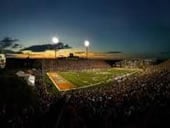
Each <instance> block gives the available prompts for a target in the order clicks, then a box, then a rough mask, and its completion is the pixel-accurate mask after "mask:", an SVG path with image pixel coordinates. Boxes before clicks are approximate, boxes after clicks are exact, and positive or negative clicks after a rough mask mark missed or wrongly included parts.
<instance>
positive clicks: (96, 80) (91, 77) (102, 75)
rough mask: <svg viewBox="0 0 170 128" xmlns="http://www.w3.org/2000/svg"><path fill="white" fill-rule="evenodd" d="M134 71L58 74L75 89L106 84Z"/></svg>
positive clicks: (102, 70) (103, 70)
mask: <svg viewBox="0 0 170 128" xmlns="http://www.w3.org/2000/svg"><path fill="white" fill-rule="evenodd" d="M132 72H134V70H127V69H125V70H119V69H113V68H110V69H98V70H83V71H67V72H58V74H59V75H61V76H62V77H63V78H65V79H66V80H68V81H70V82H71V83H72V84H74V85H75V86H76V87H83V86H91V85H101V84H107V83H109V82H110V81H112V80H113V78H114V77H117V76H121V75H124V74H127V73H132Z"/></svg>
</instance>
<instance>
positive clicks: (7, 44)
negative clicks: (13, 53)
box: [0, 37, 19, 48]
mask: <svg viewBox="0 0 170 128" xmlns="http://www.w3.org/2000/svg"><path fill="white" fill-rule="evenodd" d="M17 41H19V40H18V39H12V38H10V37H5V38H4V39H2V40H1V41H0V47H1V48H7V47H13V46H14V48H15V47H17V46H19V44H16V43H15V42H17Z"/></svg>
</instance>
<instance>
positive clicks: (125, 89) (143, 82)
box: [0, 60, 170, 128]
mask: <svg viewBox="0 0 170 128" xmlns="http://www.w3.org/2000/svg"><path fill="white" fill-rule="evenodd" d="M43 63H44V64H43V66H44V67H43V68H45V70H50V66H51V64H50V63H52V65H54V67H56V70H60V71H63V70H77V69H78V70H82V69H94V68H109V67H110V65H108V64H107V63H105V62H102V61H96V60H81V61H80V60H77V61H75V60H61V61H58V60H57V61H54V62H52V61H51V62H50V61H49V62H43ZM169 65H170V61H166V62H164V63H162V64H159V65H156V66H151V67H149V68H147V69H146V70H145V71H144V72H140V73H135V74H133V75H130V76H127V77H126V79H124V80H123V81H117V80H114V79H113V82H112V84H109V85H105V86H96V87H90V88H85V89H78V90H72V91H68V92H60V93H59V92H56V93H55V94H54V93H53V94H51V93H50V92H49V88H52V86H50V85H48V84H46V83H45V82H44V79H45V78H44V76H43V75H42V70H41V69H37V70H33V71H32V73H33V74H34V75H35V76H36V86H35V87H33V91H34V92H35V93H36V95H37V97H38V108H34V107H33V106H31V105H28V106H26V107H24V108H23V109H22V110H21V114H18V116H16V115H17V114H15V117H12V119H10V118H6V116H9V117H11V116H10V115H9V111H8V112H6V111H7V108H6V106H4V105H3V106H0V108H1V110H2V111H0V117H4V120H5V121H4V122H7V123H8V124H9V125H6V126H10V127H13V128H15V127H42V128H45V127H49V126H50V127H62V128H64V127H74V128H76V127H77V128H79V127H83V128H86V127H107V128H111V127H121V126H124V124H125V125H126V124H128V123H129V122H130V123H131V122H133V123H134V122H135V121H138V120H140V121H141V122H142V123H140V125H141V124H142V125H141V126H140V127H145V124H146V123H147V121H148V120H149V121H150V118H152V114H153V113H152V112H155V110H157V109H158V108H161V106H167V105H169V104H170V102H169V101H170V67H169ZM61 103H62V105H61ZM59 106H60V107H59ZM12 108H13V107H12ZM14 108H15V106H14ZM54 108H57V110H56V109H54ZM14 110H16V109H14ZM17 111H19V110H17ZM7 113H8V114H7ZM146 113H147V114H146ZM6 119H8V120H7V121H6ZM51 120H52V121H51ZM2 121H3V120H2ZM39 124H41V125H39ZM138 125H139V124H138ZM1 126H2V125H1ZM136 127H138V126H136Z"/></svg>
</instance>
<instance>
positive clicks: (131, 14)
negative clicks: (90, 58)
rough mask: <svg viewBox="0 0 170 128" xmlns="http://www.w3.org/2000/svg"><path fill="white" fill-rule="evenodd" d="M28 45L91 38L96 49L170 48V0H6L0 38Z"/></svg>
mask: <svg viewBox="0 0 170 128" xmlns="http://www.w3.org/2000/svg"><path fill="white" fill-rule="evenodd" d="M6 36H8V37H12V38H16V39H19V43H21V44H22V45H24V46H29V45H33V44H46V43H52V41H51V38H52V37H53V36H57V37H59V39H60V41H62V42H64V43H67V44H69V45H70V46H72V47H76V48H81V47H83V42H84V40H89V41H90V42H91V45H90V47H91V49H93V50H96V51H122V52H132V53H150V52H158V53H159V52H169V51H170V1H169V0H1V1H0V39H3V38H4V37H6Z"/></svg>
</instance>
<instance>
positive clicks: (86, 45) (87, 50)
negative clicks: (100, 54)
mask: <svg viewBox="0 0 170 128" xmlns="http://www.w3.org/2000/svg"><path fill="white" fill-rule="evenodd" d="M89 45H90V42H89V41H88V40H85V41H84V46H85V47H86V58H88V52H89Z"/></svg>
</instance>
